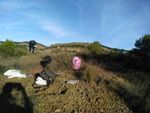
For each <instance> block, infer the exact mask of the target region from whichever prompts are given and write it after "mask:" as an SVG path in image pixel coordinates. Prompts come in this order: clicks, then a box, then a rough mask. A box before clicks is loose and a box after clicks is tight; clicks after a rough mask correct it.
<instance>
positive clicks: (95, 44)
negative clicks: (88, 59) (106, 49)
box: [88, 41, 102, 55]
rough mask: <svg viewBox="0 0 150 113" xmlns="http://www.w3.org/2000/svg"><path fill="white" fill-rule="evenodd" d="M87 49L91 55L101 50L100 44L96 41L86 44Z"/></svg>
mask: <svg viewBox="0 0 150 113" xmlns="http://www.w3.org/2000/svg"><path fill="white" fill-rule="evenodd" d="M88 49H89V50H90V51H91V53H92V54H93V55H99V54H100V53H101V52H102V47H101V44H100V43H99V42H98V41H95V42H93V43H92V44H90V45H89V46H88Z"/></svg>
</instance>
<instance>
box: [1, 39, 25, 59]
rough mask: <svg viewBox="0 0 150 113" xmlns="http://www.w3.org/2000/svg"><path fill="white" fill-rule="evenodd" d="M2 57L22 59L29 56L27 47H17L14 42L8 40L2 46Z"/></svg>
mask: <svg viewBox="0 0 150 113" xmlns="http://www.w3.org/2000/svg"><path fill="white" fill-rule="evenodd" d="M0 55H1V56H2V57H5V58H6V57H14V56H17V57H20V56H23V55H27V50H26V47H24V46H21V45H15V44H14V42H13V41H10V40H8V39H7V40H6V41H5V42H4V43H2V44H0Z"/></svg>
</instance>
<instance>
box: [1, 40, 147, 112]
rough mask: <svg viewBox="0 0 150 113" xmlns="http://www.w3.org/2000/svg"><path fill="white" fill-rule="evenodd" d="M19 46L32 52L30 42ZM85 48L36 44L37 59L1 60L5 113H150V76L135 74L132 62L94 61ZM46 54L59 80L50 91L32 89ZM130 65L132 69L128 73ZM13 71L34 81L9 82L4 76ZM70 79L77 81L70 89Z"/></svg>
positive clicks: (101, 57) (113, 58)
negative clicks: (76, 63) (78, 63)
mask: <svg viewBox="0 0 150 113" xmlns="http://www.w3.org/2000/svg"><path fill="white" fill-rule="evenodd" d="M17 44H19V45H23V46H26V47H28V42H24V43H17ZM66 45H67V46H66ZM70 45H71V46H70ZM79 45H80V46H79ZM82 45H84V43H82V44H81V43H71V44H61V46H60V44H56V45H52V46H50V47H45V46H43V45H40V44H38V45H37V49H36V50H35V54H31V53H28V54H27V55H26V56H22V57H17V58H15V57H12V58H11V57H9V58H2V57H0V60H1V62H0V80H1V82H0V111H1V113H10V112H11V113H17V112H18V113H19V112H22V113H116V112H117V113H149V111H150V106H149V105H150V103H149V102H150V101H149V99H150V98H149V94H150V91H149V86H150V85H149V84H150V81H149V80H150V75H149V72H147V71H145V72H144V73H143V72H142V70H140V69H139V68H137V69H136V70H134V69H135V68H133V66H134V65H133V64H132V63H136V64H138V63H137V62H136V61H134V62H133V60H132V59H131V60H130V59H129V58H128V57H123V56H121V57H120V56H114V55H113V56H111V55H110V54H104V55H103V54H101V55H99V56H98V57H96V58H97V59H94V57H92V56H90V54H88V53H86V52H85V51H84V49H86V48H84V47H83V46H82ZM85 45H86V46H87V45H88V44H85ZM58 46H59V47H60V49H58V48H57V47H58ZM78 46H79V47H78ZM38 47H39V48H40V49H39V48H38ZM71 49H72V50H71ZM78 49H80V50H82V51H78ZM107 49H109V48H107ZM103 50H104V49H103ZM46 55H50V56H51V57H52V62H51V64H49V68H50V69H52V70H53V71H54V72H56V73H62V76H57V78H56V80H55V81H54V83H53V84H50V87H49V88H48V89H45V90H41V91H39V90H38V89H34V88H33V87H32V84H33V82H34V77H35V74H36V73H40V72H41V71H42V70H43V68H42V66H41V65H40V61H41V60H42V58H43V57H44V56H46ZM74 55H78V56H79V57H80V58H81V59H82V67H81V70H80V73H78V74H76V73H74V72H73V70H72V64H71V59H72V57H73V56H74ZM131 61H132V62H131ZM128 65H129V66H130V67H131V68H127V67H129V66H128ZM125 66H127V67H125ZM137 66H139V65H137ZM142 67H144V66H142ZM9 69H18V70H21V71H22V72H23V73H25V74H28V75H29V74H31V77H27V78H8V77H6V76H4V72H5V71H7V70H9ZM147 69H148V68H147ZM67 80H78V82H77V83H75V84H70V83H67Z"/></svg>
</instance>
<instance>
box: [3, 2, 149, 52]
mask: <svg viewBox="0 0 150 113" xmlns="http://www.w3.org/2000/svg"><path fill="white" fill-rule="evenodd" d="M149 11H150V0H0V41H5V40H6V39H9V40H12V41H17V42H21V41H29V40H36V41H37V42H38V43H41V44H44V45H46V46H50V45H51V44H55V43H70V42H89V43H92V42H94V41H99V42H100V43H101V44H102V45H105V46H108V47H112V48H119V49H127V50H131V49H132V48H134V44H135V41H136V40H137V39H139V38H141V37H142V36H144V35H145V34H150V13H149Z"/></svg>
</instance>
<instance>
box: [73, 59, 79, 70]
mask: <svg viewBox="0 0 150 113" xmlns="http://www.w3.org/2000/svg"><path fill="white" fill-rule="evenodd" d="M80 67H81V59H80V58H79V57H77V56H74V57H73V59H72V68H73V69H76V70H77V69H80Z"/></svg>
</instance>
